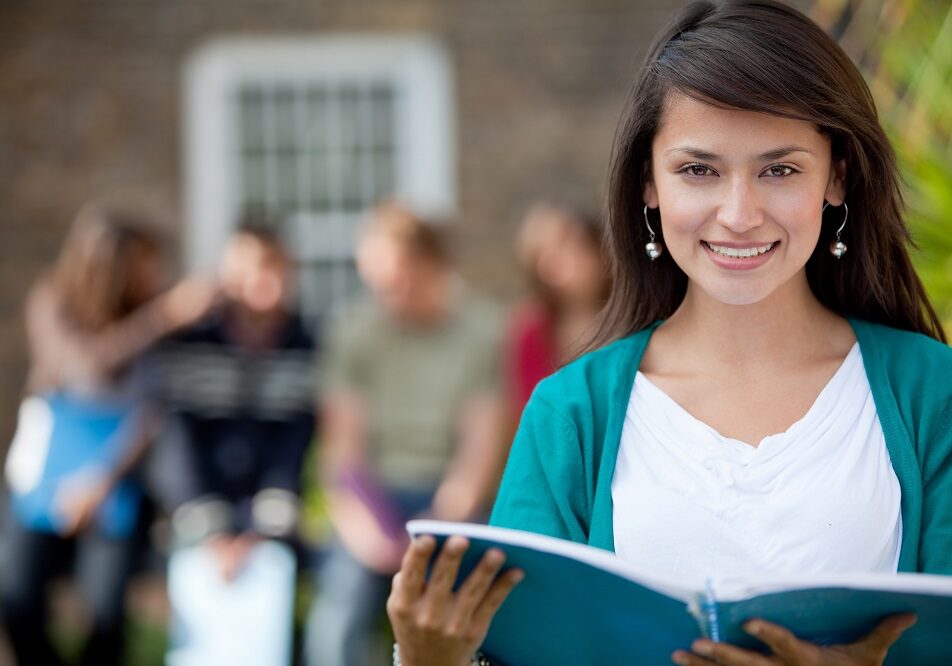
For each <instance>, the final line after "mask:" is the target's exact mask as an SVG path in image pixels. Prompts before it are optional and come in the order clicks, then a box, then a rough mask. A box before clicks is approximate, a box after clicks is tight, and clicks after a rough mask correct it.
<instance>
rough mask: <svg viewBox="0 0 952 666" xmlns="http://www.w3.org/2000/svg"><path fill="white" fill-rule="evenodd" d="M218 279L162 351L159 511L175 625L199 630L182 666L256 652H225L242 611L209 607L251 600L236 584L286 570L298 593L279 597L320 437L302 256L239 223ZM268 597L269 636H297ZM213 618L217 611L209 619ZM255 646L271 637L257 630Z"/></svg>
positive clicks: (156, 466) (290, 569) (257, 226)
mask: <svg viewBox="0 0 952 666" xmlns="http://www.w3.org/2000/svg"><path fill="white" fill-rule="evenodd" d="M219 278H220V282H221V289H222V292H223V298H222V300H221V302H220V303H219V304H218V305H217V306H216V307H215V308H214V309H213V310H211V311H210V312H209V314H208V315H207V316H206V317H205V318H204V319H202V320H201V321H200V322H198V323H196V324H195V325H194V326H192V327H190V328H189V329H187V330H185V331H183V332H182V333H180V334H179V335H177V336H176V337H175V338H174V339H171V340H169V341H168V342H167V343H165V344H164V345H163V347H162V349H161V353H160V356H159V366H160V367H161V373H160V375H161V381H160V389H159V391H160V395H161V396H162V399H163V403H164V406H165V409H166V412H167V419H166V424H165V428H164V432H163V436H162V437H161V439H160V443H159V445H158V446H157V447H156V449H155V452H154V453H155V456H154V457H153V460H152V461H151V462H152V465H151V473H152V478H153V481H154V482H155V483H154V485H155V488H156V493H157V495H158V496H159V498H160V503H161V504H163V505H164V506H165V507H166V508H167V509H168V510H170V511H171V512H172V516H173V519H172V526H173V536H174V541H175V547H176V549H177V552H176V554H173V559H172V562H171V563H170V566H171V570H170V581H169V586H170V596H171V599H172V604H173V609H174V611H175V616H176V618H177V620H181V621H183V622H184V623H185V624H186V625H189V626H187V627H173V639H172V653H170V654H175V655H177V656H176V657H175V659H176V660H177V661H175V662H174V663H200V662H203V663H228V664H236V663H252V662H249V661H248V659H254V658H256V657H254V658H253V657H251V655H252V654H253V650H252V648H247V649H243V650H242V651H243V654H241V655H239V656H234V657H228V656H226V655H228V654H230V652H229V650H231V649H232V648H234V647H235V646H240V645H242V643H243V639H244V638H245V637H244V636H242V635H233V636H231V637H230V638H227V637H225V638H224V639H223V634H222V633H221V632H218V631H217V630H216V629H215V627H216V626H220V625H222V624H224V623H223V622H217V620H219V619H221V618H223V617H226V616H228V613H229V612H232V611H238V612H244V611H242V609H235V608H228V607H227V606H228V605H229V602H227V601H223V602H222V603H221V604H216V603H211V602H210V599H211V597H213V596H215V595H217V594H218V592H215V590H225V591H223V592H221V596H220V597H216V598H219V601H221V600H222V599H232V600H235V601H236V603H239V604H241V603H246V602H247V603H253V602H254V598H252V597H233V596H230V595H231V594H235V593H234V592H228V591H227V585H226V584H227V583H230V582H232V581H235V580H237V579H238V578H240V577H242V575H246V577H245V578H244V579H243V588H244V589H245V590H246V591H248V590H249V589H250V588H249V585H253V583H250V582H249V581H260V580H261V577H260V571H261V569H260V567H261V566H264V567H266V568H267V569H268V570H269V571H272V572H274V571H278V572H279V573H277V574H276V575H277V576H278V578H280V580H281V583H280V585H279V586H280V587H282V589H284V590H285V591H288V590H290V592H288V593H287V594H284V593H282V594H281V595H280V596H281V599H283V600H285V601H290V600H292V599H293V584H294V573H295V569H296V567H295V566H294V565H295V562H294V559H295V558H294V555H293V550H294V549H295V548H296V546H297V542H296V535H297V527H298V514H299V505H300V500H299V495H300V478H301V470H302V462H303V459H304V455H305V452H306V450H307V448H308V446H309V444H310V442H311V439H312V436H313V432H314V388H313V358H312V353H313V350H314V340H313V337H312V335H311V334H310V332H309V331H308V329H307V327H306V326H305V324H304V322H303V320H302V318H301V316H300V314H299V313H298V312H297V310H296V308H295V307H294V306H293V305H292V298H291V296H292V291H293V289H292V285H293V280H294V271H293V264H292V259H291V257H290V256H289V255H288V253H287V251H286V250H285V248H284V247H283V245H282V243H281V242H280V239H279V238H278V236H277V235H276V234H275V232H274V231H272V230H271V227H270V226H268V225H267V224H265V223H264V222H261V221H249V222H247V223H246V224H244V225H242V226H241V227H239V229H238V230H237V231H236V232H235V233H234V234H233V236H232V237H231V239H230V241H229V242H228V244H227V246H226V247H225V249H224V252H223V254H222V258H221V261H220V266H219ZM278 543H283V544H285V546H289V548H281V547H279V546H278V545H277V544H278ZM192 547H196V548H192ZM275 558H278V564H274V562H275ZM262 562H266V563H265V564H263V565H262ZM246 565H247V568H246ZM205 569H210V570H214V571H215V573H217V574H218V576H217V577H218V581H217V582H216V581H207V578H208V577H209V576H207V575H205V574H198V573H196V572H199V571H204V570H205ZM194 576H198V578H193V577H194ZM211 577H213V578H214V577H215V575H214V573H213V574H212V576H211ZM184 580H197V581H198V583H196V584H201V585H202V586H204V585H205V584H206V582H207V583H208V585H209V587H208V588H207V589H206V591H205V592H201V591H200V589H198V588H196V587H195V585H191V584H190V585H189V586H186V587H184V588H183V587H182V586H181V585H180V584H179V581H184ZM202 580H205V581H206V582H202ZM202 589H204V588H202ZM255 594H256V593H255ZM263 594H264V595H265V596H264V597H257V598H258V599H259V602H258V603H261V604H265V605H267V604H271V603H274V604H276V605H277V606H278V609H277V610H275V611H274V613H272V615H275V616H280V617H281V618H282V619H281V620H280V621H278V619H277V617H272V618H269V619H268V620H262V624H261V625H260V626H261V631H264V629H263V625H264V624H268V626H271V627H276V628H275V631H274V632H273V633H275V634H281V636H283V637H284V638H288V639H289V637H290V635H291V606H290V604H289V603H284V601H282V600H275V598H274V596H273V595H269V594H267V592H264V593H263ZM252 596H254V594H252ZM199 597H204V598H199ZM264 599H266V600H264ZM216 605H217V607H216V608H212V607H214V606H216ZM207 610H214V613H213V615H211V616H208V615H203V613H205V611H207ZM257 610H258V611H260V612H262V613H267V610H266V608H263V607H262V608H258V609H257ZM252 612H254V609H252ZM192 619H194V620H195V622H194V623H193V624H194V626H192V625H191V624H190V623H191V620H192ZM232 622H240V620H235V619H233V620H232ZM180 629H182V631H179V630H180ZM198 634H202V635H203V636H204V638H203V639H202V640H201V641H198V642H200V643H203V644H205V645H207V646H209V648H208V650H209V651H203V652H201V656H200V655H199V653H197V652H195V651H194V650H195V647H194V645H195V644H196V640H195V639H194V638H191V639H189V640H188V641H185V640H184V639H182V640H179V638H178V637H179V636H180V635H181V636H186V635H190V636H196V635H198ZM247 638H249V639H251V638H253V639H254V640H255V641H256V642H258V643H260V642H261V641H262V640H264V639H263V638H262V636H258V635H254V634H252V635H250V636H248V637H247ZM284 638H275V641H276V642H277V643H280V644H281V647H279V648H274V649H273V650H272V651H271V652H269V656H267V657H261V658H262V659H266V660H267V662H268V663H279V662H280V661H281V660H282V658H277V657H273V656H270V655H273V653H274V651H277V650H280V651H282V652H283V651H285V650H286V649H289V645H290V643H289V642H287V643H285V640H284ZM220 639H223V640H220ZM229 643H230V645H229ZM213 644H214V647H211V646H212V645H213ZM259 647H260V646H259ZM202 649H203V650H204V649H205V648H202ZM267 649H270V648H267ZM186 654H187V655H188V656H187V657H186V656H185V655H186ZM196 660H197V661H196ZM170 663H171V662H170Z"/></svg>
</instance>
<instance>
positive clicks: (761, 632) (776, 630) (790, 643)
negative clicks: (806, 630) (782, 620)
mask: <svg viewBox="0 0 952 666" xmlns="http://www.w3.org/2000/svg"><path fill="white" fill-rule="evenodd" d="M744 631H746V632H747V633H748V634H750V635H751V636H755V637H756V638H758V639H759V640H761V641H763V642H764V643H766V644H767V646H768V647H770V651H771V652H772V653H773V654H775V655H777V656H778V657H780V658H781V659H783V660H784V661H785V662H793V663H799V662H807V663H809V661H810V660H815V659H816V658H817V656H818V654H819V652H820V648H819V647H818V646H816V645H814V644H813V643H809V642H806V641H801V640H800V639H799V638H797V637H796V636H795V635H794V634H793V632H791V631H790V630H789V629H786V628H784V627H781V626H780V625H778V624H773V623H772V622H767V621H765V620H751V621H750V622H747V623H746V624H744Z"/></svg>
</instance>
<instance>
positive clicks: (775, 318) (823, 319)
mask: <svg viewBox="0 0 952 666" xmlns="http://www.w3.org/2000/svg"><path fill="white" fill-rule="evenodd" d="M659 332H662V335H663V338H664V339H666V340H667V343H668V344H666V345H665V346H666V347H668V348H669V349H670V348H675V349H678V350H679V353H682V354H683V356H682V360H683V361H684V362H685V363H688V364H691V365H692V367H698V368H710V369H712V370H716V371H724V370H730V371H731V372H734V373H741V374H747V373H754V374H756V373H758V372H761V371H762V370H764V369H768V368H772V369H782V368H785V367H791V366H794V367H795V366H799V365H801V364H802V363H803V362H805V361H809V360H813V359H821V358H829V357H839V358H842V357H843V356H845V354H846V353H847V352H848V351H849V348H850V347H851V346H852V344H853V342H855V336H854V334H853V331H852V328H851V327H850V325H849V323H848V322H847V321H846V320H845V319H844V318H843V317H842V316H840V315H838V314H836V313H834V312H831V311H830V310H828V309H827V308H826V307H824V306H823V305H822V304H821V303H820V302H819V301H818V300H817V299H816V297H815V296H814V295H813V293H812V292H811V291H810V288H809V286H808V285H807V283H806V278H805V277H803V279H802V282H799V281H798V282H795V283H792V284H789V285H787V286H786V287H785V288H782V289H781V290H779V291H777V292H775V293H773V294H771V295H770V296H769V297H767V298H766V299H764V300H762V301H760V302H758V303H753V304H749V305H728V304H725V303H722V302H719V301H716V300H715V299H713V298H711V297H709V296H708V295H707V294H705V293H703V292H702V291H701V290H700V289H698V288H696V287H694V286H693V285H689V286H688V290H687V294H686V295H685V298H684V301H683V302H682V303H681V305H680V306H679V307H678V309H677V310H676V311H675V313H674V314H673V315H672V316H671V317H670V318H669V319H668V320H667V321H666V322H665V323H664V324H663V326H662V327H661V329H659ZM669 345H670V346H669Z"/></svg>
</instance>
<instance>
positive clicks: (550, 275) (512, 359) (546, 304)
mask: <svg viewBox="0 0 952 666" xmlns="http://www.w3.org/2000/svg"><path fill="white" fill-rule="evenodd" d="M516 244H517V245H516V246H517V250H518V254H519V262H520V264H521V266H522V269H523V271H524V272H525V274H526V276H527V278H528V281H529V287H530V289H531V292H532V293H531V296H529V298H528V299H526V300H525V301H524V302H522V303H520V304H519V305H517V306H516V308H515V309H514V311H513V313H512V315H511V317H510V320H509V325H508V330H507V335H506V351H505V363H506V366H505V367H506V392H507V407H508V409H509V414H510V416H511V418H512V425H513V427H514V426H515V424H516V423H518V421H519V417H520V415H521V414H522V409H523V408H524V407H525V405H526V402H527V401H528V400H529V396H530V395H532V391H533V389H534V388H535V386H536V384H538V383H539V381H540V380H541V379H543V378H544V377H546V376H548V375H550V374H552V373H553V372H555V370H556V368H558V366H559V364H560V363H561V361H562V359H565V358H570V357H571V356H572V352H573V350H575V349H577V348H579V347H580V346H581V345H584V344H585V343H586V342H588V341H589V339H590V338H591V337H592V335H593V334H594V333H595V325H596V319H597V316H598V313H599V311H600V310H601V309H602V306H603V305H604V304H605V302H606V300H607V298H608V293H609V291H610V289H611V278H610V277H609V272H608V266H607V263H606V257H605V255H604V253H603V251H602V236H601V226H600V224H599V221H598V219H597V218H596V217H595V216H594V215H592V214H589V213H587V212H583V211H581V210H576V209H573V208H570V207H568V206H565V205H561V204H556V203H551V202H545V201H543V202H539V203H536V204H534V205H533V206H532V207H531V208H529V210H528V211H527V213H526V215H525V218H524V220H523V222H522V227H521V228H520V230H519V235H518V238H517V241H516Z"/></svg>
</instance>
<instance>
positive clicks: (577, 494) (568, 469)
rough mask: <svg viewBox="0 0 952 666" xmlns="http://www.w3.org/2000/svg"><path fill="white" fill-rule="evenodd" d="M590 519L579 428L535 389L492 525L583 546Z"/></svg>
mask: <svg viewBox="0 0 952 666" xmlns="http://www.w3.org/2000/svg"><path fill="white" fill-rule="evenodd" d="M589 515H590V511H589V507H588V500H587V499H586V493H585V483H584V469H583V462H582V455H581V442H580V438H579V435H578V432H577V429H576V427H575V425H574V424H573V423H572V422H571V421H570V420H569V419H568V418H566V417H565V416H563V415H562V414H560V413H559V412H558V411H557V410H556V409H555V408H553V407H552V406H551V405H550V404H549V403H548V402H546V401H545V400H544V399H543V398H541V397H540V396H539V395H538V391H537V392H536V394H535V395H533V397H532V398H531V399H530V400H529V403H528V404H527V405H526V409H525V411H524V412H523V415H522V420H521V422H520V424H519V430H518V431H517V433H516V437H515V440H514V441H513V445H512V450H511V452H510V454H509V462H508V463H507V465H506V471H505V473H504V474H503V479H502V485H501V486H500V489H499V494H498V496H497V498H496V504H495V506H494V508H493V512H492V516H491V518H490V524H492V525H496V526H499V527H508V528H512V529H519V530H525V531H528V532H535V533H538V534H545V535H548V536H553V537H557V538H561V539H568V540H571V541H575V542H581V543H584V542H585V541H586V540H587V535H588V531H589V524H588V523H589V520H588V516H589Z"/></svg>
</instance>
